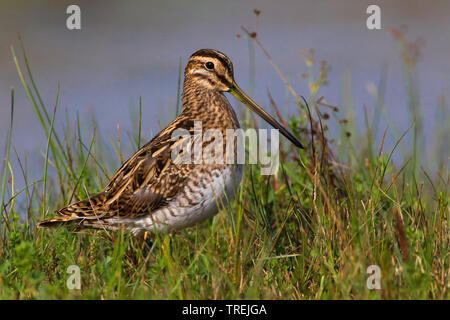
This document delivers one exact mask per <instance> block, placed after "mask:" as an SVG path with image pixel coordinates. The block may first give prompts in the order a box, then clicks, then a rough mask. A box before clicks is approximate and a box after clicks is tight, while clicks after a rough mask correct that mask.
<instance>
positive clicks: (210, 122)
mask: <svg viewBox="0 0 450 320" xmlns="http://www.w3.org/2000/svg"><path fill="white" fill-rule="evenodd" d="M181 98H182V113H184V114H189V116H190V117H191V118H194V119H198V120H201V121H202V122H203V123H204V127H215V126H217V124H218V123H222V126H223V125H225V126H226V127H228V128H238V127H239V122H238V119H237V117H236V114H235V112H234V110H233V108H232V107H231V105H230V103H229V102H228V100H227V98H226V97H225V95H224V94H223V93H221V92H219V91H215V90H211V89H209V88H206V87H202V86H193V85H190V83H189V82H187V81H185V84H184V88H183V93H182V97H181Z"/></svg>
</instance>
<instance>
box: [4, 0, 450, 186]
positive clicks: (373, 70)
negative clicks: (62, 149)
mask: <svg viewBox="0 0 450 320" xmlns="http://www.w3.org/2000/svg"><path fill="white" fill-rule="evenodd" d="M70 4H77V5H79V6H80V7H81V14H82V30H81V31H70V30H68V29H67V28H66V18H67V14H66V8H67V6H68V5H70ZM370 4H378V5H379V6H380V7H381V13H382V30H375V31H373V30H368V29H367V28H366V18H367V14H366V8H367V7H368V5H370ZM255 8H258V9H259V10H261V15H260V18H259V27H258V34H259V37H260V40H261V41H262V42H263V43H264V45H265V47H266V48H267V50H268V51H269V52H270V53H271V55H272V57H273V59H274V61H275V62H276V63H277V64H278V65H279V67H280V69H281V70H282V71H283V72H284V73H285V74H286V75H287V76H288V77H289V79H290V81H291V83H292V86H293V87H294V88H295V89H296V91H297V92H298V93H299V94H307V92H308V87H307V83H306V82H305V80H304V79H302V78H301V77H300V74H301V73H302V72H305V71H306V70H307V69H306V66H305V64H304V61H303V59H302V58H301V57H300V55H299V52H300V51H301V50H308V48H314V49H315V56H316V58H317V59H318V60H319V61H320V60H322V59H324V60H327V62H328V64H329V65H331V70H330V72H329V74H328V78H329V80H328V81H329V85H328V86H326V87H324V88H322V89H321V90H320V92H319V95H323V96H324V97H325V99H326V101H327V102H328V103H329V104H331V105H336V106H339V107H340V108H341V111H340V115H341V117H346V116H347V113H346V110H345V108H346V106H348V105H349V104H352V105H353V107H354V110H355V114H354V116H355V119H356V121H357V123H358V124H360V125H361V126H363V125H364V109H363V108H364V106H366V107H367V110H368V113H369V115H371V116H373V114H374V110H375V107H376V101H375V99H374V97H373V96H372V95H371V94H370V93H369V92H368V90H367V87H368V85H369V84H370V83H373V84H375V86H378V83H379V82H380V79H381V77H382V73H383V70H386V74H385V75H386V79H385V80H386V91H385V96H384V99H385V105H386V109H387V112H388V114H389V117H390V118H391V119H392V122H393V125H394V126H395V128H396V130H397V131H398V132H400V133H401V132H403V131H404V130H406V129H407V128H408V127H409V125H410V124H411V121H412V119H411V117H410V115H409V109H408V106H407V103H408V101H407V96H408V94H407V92H406V91H405V86H404V82H403V81H404V80H403V77H402V64H401V62H400V59H399V49H398V47H397V45H396V43H395V41H394V39H393V37H392V36H391V35H389V33H388V31H387V30H388V28H389V27H399V26H401V25H406V26H408V32H407V36H408V37H409V38H410V39H411V40H414V39H416V38H421V39H423V40H424V45H423V46H422V47H421V58H420V59H419V63H418V65H417V69H418V74H419V76H420V78H419V89H420V108H421V111H422V114H423V120H424V132H425V141H427V139H431V138H432V137H433V131H434V130H435V129H436V127H435V125H436V122H435V121H436V119H437V118H439V117H440V116H441V113H440V111H439V110H440V106H439V105H440V99H441V98H442V97H448V92H449V91H448V89H449V84H450V83H449V80H450V63H449V58H448V53H449V52H450V20H449V19H448V13H449V12H450V2H448V1H433V2H427V1H420V0H412V1H356V0H351V1H349V0H345V1H286V0H285V1H268V0H261V1H248V0H246V1H203V0H202V1H181V0H177V1H137V0H134V1H111V0H108V1H104V0H96V1H66V0H53V1H42V0H36V1H25V0H1V2H0V70H1V72H0V127H1V131H0V141H1V142H2V145H3V143H4V141H5V139H6V133H7V129H8V126H9V117H10V87H11V86H13V87H15V88H16V102H15V117H14V130H13V134H12V141H13V145H14V147H15V148H16V150H17V152H18V154H19V156H20V157H24V156H25V154H26V155H27V159H28V175H29V181H33V179H38V178H39V177H40V176H41V171H42V167H43V156H42V153H43V152H45V146H46V138H45V135H44V133H43V130H42V128H41V127H40V124H39V122H38V121H37V118H36V116H35V114H34V113H33V110H32V107H31V105H30V102H29V101H28V99H27V97H26V95H25V92H24V90H23V88H22V86H21V84H20V81H19V78H18V76H17V71H16V69H15V66H14V63H13V60H12V57H11V52H10V46H11V44H12V45H14V47H15V49H16V53H17V54H18V55H19V56H21V54H20V45H19V42H18V33H20V34H21V36H22V38H23V41H24V44H25V47H26V50H27V54H28V57H29V61H30V64H31V68H32V72H33V75H34V77H35V80H36V82H37V85H38V88H39V90H40V92H41V94H42V97H43V100H44V102H45V103H46V105H47V106H48V107H49V108H52V107H53V105H54V101H55V97H56V91H57V83H58V82H59V83H60V86H61V95H60V103H59V109H58V112H57V115H56V121H55V128H56V130H61V124H62V122H63V121H64V119H65V117H66V116H67V117H68V119H70V121H71V122H73V123H75V119H76V115H77V113H78V114H79V116H80V119H82V121H83V122H84V123H85V124H86V127H89V123H90V121H91V119H92V117H95V118H96V119H97V120H98V124H99V127H98V130H99V131H100V132H101V133H102V135H104V136H106V137H107V136H111V137H113V138H114V137H115V136H116V130H117V129H116V127H117V122H119V124H120V128H121V135H123V137H122V143H123V144H124V146H123V148H124V152H125V157H127V156H130V155H131V154H130V153H131V148H128V147H127V146H126V143H127V139H128V138H127V136H126V131H127V130H130V128H132V126H133V125H135V124H133V123H132V121H131V117H130V109H132V110H135V111H136V110H138V109H137V108H138V105H139V98H140V97H141V98H142V111H143V114H142V122H143V135H144V137H145V138H147V139H149V138H151V136H152V132H153V133H155V132H157V131H158V130H159V128H160V125H161V126H164V125H166V124H167V123H168V122H169V121H170V120H172V119H173V117H174V114H175V105H176V96H177V77H178V67H179V61H180V58H181V59H182V64H183V67H184V64H185V62H186V61H187V59H188V57H189V55H190V54H191V53H192V52H193V51H195V50H196V49H199V48H215V49H219V50H221V51H223V52H224V53H226V54H227V55H228V56H229V57H230V58H231V59H232V61H233V63H234V68H235V78H236V81H237V83H238V84H240V86H241V87H242V88H243V89H244V90H246V91H251V92H250V93H251V95H252V96H253V97H254V99H255V101H257V102H258V103H259V104H261V105H262V106H263V107H265V108H266V110H268V111H270V110H271V109H270V107H269V101H268V98H267V93H266V90H267V88H269V89H270V92H271V94H272V96H273V97H274V100H275V101H276V102H277V104H278V106H279V107H280V108H281V110H282V112H283V114H285V115H286V114H288V113H291V114H292V113H293V112H297V109H296V107H295V105H294V104H293V103H292V97H290V96H289V95H288V94H287V91H286V88H285V86H284V85H283V83H282V81H281V80H280V79H279V77H278V76H277V74H276V73H275V71H274V69H273V68H272V66H271V65H270V64H269V63H268V61H267V59H265V57H264V56H263V54H262V53H261V50H260V49H259V48H257V47H254V63H255V65H254V66H255V68H254V75H255V79H254V83H252V81H251V77H250V75H251V72H250V68H251V63H250V53H249V52H250V51H249V48H250V47H249V42H248V40H247V39H246V38H245V37H241V38H237V37H236V34H237V33H239V34H242V30H241V29H240V26H241V25H244V26H247V27H248V28H250V29H253V28H254V27H255V16H254V14H253V9H255ZM20 63H21V65H22V67H24V64H23V60H22V59H21V60H20ZM383 66H386V69H383V68H384V67H383ZM349 90H351V101H350V102H349V101H348V100H347V101H346V97H345V92H349ZM230 101H231V102H232V104H234V105H237V103H236V101H235V100H234V99H233V98H231V97H230ZM238 109H239V108H238ZM239 110H240V109H239ZM239 110H238V111H239ZM66 112H67V113H66ZM270 112H271V111H270ZM386 125H387V124H386V123H385V122H383V121H381V122H380V130H381V133H382V131H383V130H384V129H385V128H386ZM89 135H90V133H89V132H87V136H88V137H89ZM378 139H380V137H378ZM393 143H394V142H393V141H387V146H386V148H389V147H392V145H393ZM426 145H427V144H426ZM11 159H12V163H13V166H16V165H17V162H16V161H15V155H14V153H12V156H11ZM16 183H17V184H18V185H17V188H20V187H21V185H20V184H21V183H22V186H23V182H22V181H21V179H20V176H17V181H16Z"/></svg>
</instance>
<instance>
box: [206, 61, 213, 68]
mask: <svg viewBox="0 0 450 320" xmlns="http://www.w3.org/2000/svg"><path fill="white" fill-rule="evenodd" d="M205 67H206V69H209V70H212V69H214V63H212V62H211V61H208V62H207V63H205Z"/></svg>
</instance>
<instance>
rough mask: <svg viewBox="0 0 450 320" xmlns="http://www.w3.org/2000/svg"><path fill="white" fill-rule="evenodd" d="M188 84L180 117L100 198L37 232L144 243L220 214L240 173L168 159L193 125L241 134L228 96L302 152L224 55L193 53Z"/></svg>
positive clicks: (44, 224) (127, 165) (187, 72)
mask: <svg viewBox="0 0 450 320" xmlns="http://www.w3.org/2000/svg"><path fill="white" fill-rule="evenodd" d="M184 77H185V79H184V85H183V94H182V111H181V113H180V115H179V116H178V117H177V118H176V119H175V120H174V121H172V122H171V123H170V124H169V125H168V126H167V127H166V128H165V129H163V130H162V131H161V132H160V133H158V134H157V135H156V136H155V137H154V138H153V139H152V140H151V141H150V142H148V143H147V144H146V145H144V146H143V147H142V148H141V149H140V150H139V151H137V152H136V153H135V154H134V155H133V156H132V157H131V158H130V159H129V160H128V161H126V162H125V163H124V164H123V165H122V167H121V168H120V169H119V170H118V171H117V173H116V174H115V175H114V176H113V177H112V178H111V180H110V181H109V183H108V184H107V186H106V187H105V189H104V190H103V191H102V192H100V193H98V194H96V195H93V196H91V197H89V198H88V199H85V200H82V201H79V202H76V203H73V204H71V205H69V206H67V207H64V208H62V209H59V210H57V211H56V214H57V215H58V216H57V217H55V218H52V219H48V220H44V221H41V222H40V223H39V226H40V227H52V226H58V225H67V224H70V225H74V226H78V227H93V228H100V229H108V230H117V228H118V227H119V226H121V225H123V226H124V227H126V228H127V229H130V230H131V231H132V232H133V233H134V234H135V235H139V234H142V233H143V232H145V231H153V230H155V229H156V230H171V229H182V228H185V227H188V226H191V225H193V224H196V223H198V222H201V221H203V220H205V219H207V218H208V217H211V216H212V215H214V214H215V213H217V211H218V208H217V204H218V203H220V202H221V201H223V200H224V198H225V197H228V198H231V196H232V194H233V191H234V189H235V187H236V186H237V185H238V184H239V182H240V178H241V174H242V165H239V164H235V165H228V164H219V163H213V164H205V163H202V164H195V163H192V164H184V163H182V164H180V163H178V164H177V163H174V161H173V159H172V156H171V152H172V150H173V149H174V148H176V143H177V140H175V139H172V134H173V133H174V131H175V130H177V129H184V130H187V131H188V132H189V133H190V134H191V135H194V134H195V132H194V128H195V121H201V125H202V129H203V130H208V129H218V130H219V131H220V132H221V133H222V135H223V136H225V135H226V130H227V129H237V128H239V122H238V119H237V117H236V115H235V113H234V111H233V109H232V107H231V105H230V103H229V102H228V100H227V98H226V97H225V96H224V94H223V92H230V93H231V94H233V95H234V96H235V97H236V98H238V99H239V100H240V101H242V102H243V103H245V104H246V105H247V106H248V107H249V108H250V109H252V110H253V111H255V112H256V113H258V114H259V115H260V116H261V117H262V118H263V119H265V120H266V121H268V122H269V123H270V124H271V125H273V126H274V127H275V128H277V129H279V130H280V131H281V133H282V134H283V135H285V136H286V137H287V138H288V139H289V140H291V141H292V142H293V143H294V144H295V145H296V146H297V147H300V148H301V147H302V145H301V143H300V142H299V141H298V140H297V139H296V138H295V137H294V136H293V135H292V134H291V133H289V132H288V131H287V130H286V129H285V128H283V127H282V126H281V125H279V124H278V122H277V121H275V120H274V119H273V118H272V117H270V116H269V115H268V114H267V113H266V112H264V111H263V110H262V109H261V108H260V107H259V106H258V105H256V103H254V102H253V101H252V100H251V99H250V98H249V97H248V96H247V95H245V93H243V91H242V90H241V89H240V88H239V87H238V86H237V85H236V83H235V82H234V79H233V65H232V63H231V61H230V59H229V58H228V57H227V56H225V55H224V54H223V53H221V52H219V51H217V50H212V49H202V50H198V51H196V52H195V53H193V54H192V55H191V57H190V59H189V61H188V63H187V65H186V68H185V72H184ZM203 143H206V142H203ZM224 151H225V150H224Z"/></svg>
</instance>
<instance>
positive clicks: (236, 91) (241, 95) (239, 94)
mask: <svg viewBox="0 0 450 320" xmlns="http://www.w3.org/2000/svg"><path fill="white" fill-rule="evenodd" d="M229 93H231V94H232V95H233V96H234V97H235V98H236V99H238V100H239V101H241V102H242V103H243V104H245V105H246V106H247V107H248V108H249V109H250V110H252V111H253V112H255V113H256V114H257V115H259V116H260V117H261V118H263V119H264V120H265V121H267V122H268V123H269V124H270V125H271V126H272V127H274V128H275V129H278V130H280V132H281V133H282V134H283V136H285V137H286V138H288V139H289V140H290V141H291V142H292V143H293V144H294V145H295V146H296V147H297V148H301V149H304V147H303V145H302V143H301V142H300V141H298V140H297V138H295V137H294V135H293V134H292V133H290V132H289V131H288V130H286V128H285V127H283V126H282V125H281V124H279V123H278V121H277V120H275V119H274V118H273V117H272V116H271V115H269V114H268V113H267V112H265V111H264V109H263V108H261V107H260V106H258V105H257V104H256V102H254V101H253V100H252V99H251V98H250V97H249V96H248V95H246V94H245V92H244V91H242V89H241V88H239V86H238V85H237V84H236V82H234V81H233V86H232V87H231V89H230V90H229Z"/></svg>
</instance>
